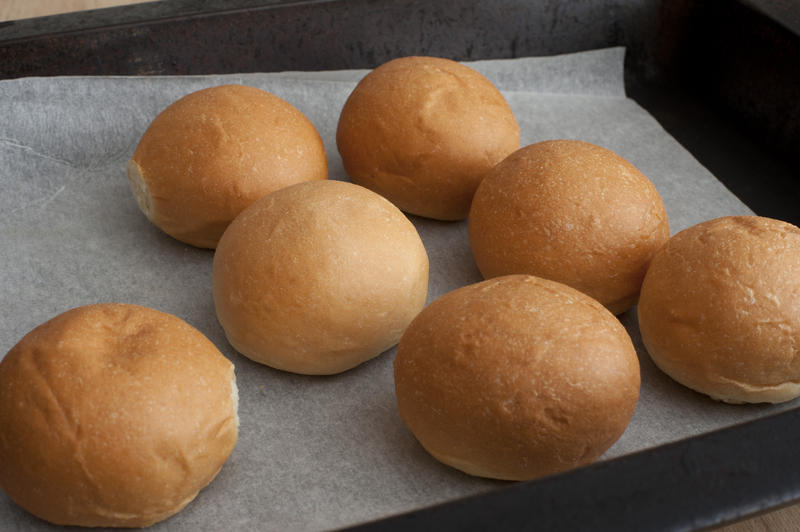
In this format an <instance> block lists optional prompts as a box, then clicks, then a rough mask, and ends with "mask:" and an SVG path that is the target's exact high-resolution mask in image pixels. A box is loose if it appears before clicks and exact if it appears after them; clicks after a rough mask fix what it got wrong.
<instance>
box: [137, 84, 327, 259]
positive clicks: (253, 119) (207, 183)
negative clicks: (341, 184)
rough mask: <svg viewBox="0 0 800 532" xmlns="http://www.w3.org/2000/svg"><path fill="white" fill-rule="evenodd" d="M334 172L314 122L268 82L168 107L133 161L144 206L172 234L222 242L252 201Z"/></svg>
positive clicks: (209, 92) (204, 93)
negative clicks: (271, 90)
mask: <svg viewBox="0 0 800 532" xmlns="http://www.w3.org/2000/svg"><path fill="white" fill-rule="evenodd" d="M327 178H328V163H327V160H326V158H325V150H324V148H323V146H322V139H320V136H319V134H318V133H317V130H316V129H315V128H314V125H313V124H312V123H311V122H310V121H309V120H308V119H307V118H306V117H305V116H304V115H303V114H302V113H301V112H300V111H298V110H297V109H296V108H295V107H293V106H292V105H291V104H289V103H287V102H286V101H284V100H282V99H280V98H278V97H277V96H275V95H273V94H270V93H268V92H266V91H263V90H261V89H257V88H255V87H247V86H244V85H222V86H219V87H211V88H208V89H203V90H199V91H197V92H193V93H191V94H189V95H187V96H184V97H183V98H181V99H180V100H178V101H176V102H175V103H173V104H172V105H170V106H169V107H167V108H166V109H164V111H162V112H161V114H159V115H158V116H157V117H156V118H155V119H154V120H153V122H152V124H150V127H148V128H147V131H145V133H144V135H143V136H142V139H141V140H140V141H139V145H138V146H137V148H136V151H135V152H134V154H133V157H132V158H131V160H130V161H129V162H128V180H129V182H130V186H131V190H132V191H133V194H134V196H135V197H136V201H137V203H138V204H139V208H140V209H141V210H142V212H144V214H145V215H146V216H147V218H148V219H149V220H150V221H151V222H153V223H154V224H155V225H156V226H158V227H160V228H161V229H162V230H163V231H164V232H165V233H167V234H168V235H170V236H172V237H174V238H177V239H178V240H180V241H182V242H186V243H187V244H191V245H193V246H198V247H204V248H214V247H216V245H217V241H218V240H219V237H220V236H221V235H222V233H223V231H224V230H225V228H226V227H227V226H228V224H229V223H230V222H231V220H233V219H234V218H235V217H236V215H237V214H239V213H240V212H241V211H242V210H243V209H244V208H245V207H247V206H248V205H250V204H251V203H253V202H254V201H255V200H257V199H259V198H260V197H262V196H264V195H266V194H269V193H270V192H273V191H275V190H278V189H279V188H283V187H285V186H288V185H292V184H295V183H299V182H301V181H311V180H317V179H327Z"/></svg>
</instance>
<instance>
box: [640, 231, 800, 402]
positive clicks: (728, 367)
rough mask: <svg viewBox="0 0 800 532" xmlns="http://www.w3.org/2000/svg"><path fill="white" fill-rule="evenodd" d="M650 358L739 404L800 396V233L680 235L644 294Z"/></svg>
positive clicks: (658, 259) (643, 325) (658, 261)
mask: <svg viewBox="0 0 800 532" xmlns="http://www.w3.org/2000/svg"><path fill="white" fill-rule="evenodd" d="M638 312H639V326H640V329H641V332H642V340H643V341H644V344H645V346H646V347H647V351H648V352H649V353H650V356H651V357H652V359H653V361H654V362H655V363H656V364H657V365H658V366H659V367H660V368H661V369H662V370H664V372H666V373H667V374H669V375H670V376H671V377H672V378H674V379H675V380H677V381H678V382H680V383H682V384H684V385H686V386H688V387H690V388H692V389H694V390H697V391H699V392H701V393H705V394H707V395H710V396H711V397H713V398H715V399H719V400H722V401H726V402H730V403H742V402H748V403H752V402H770V403H777V402H782V401H788V400H790V399H793V398H795V397H797V396H800V229H799V228H797V227H795V226H793V225H791V224H789V223H786V222H782V221H779V220H773V219H769V218H763V217H758V216H729V217H723V218H717V219H714V220H709V221H706V222H703V223H701V224H698V225H695V226H693V227H690V228H688V229H686V230H684V231H681V232H680V233H678V234H676V235H675V236H674V237H672V239H671V240H670V241H669V242H668V243H667V245H666V246H665V247H664V248H663V249H662V250H661V251H660V252H659V253H658V254H657V255H656V256H655V258H654V259H653V262H652V264H651V266H650V269H649V270H648V272H647V276H646V277H645V280H644V284H643V286H642V295H641V300H640V302H639V309H638Z"/></svg>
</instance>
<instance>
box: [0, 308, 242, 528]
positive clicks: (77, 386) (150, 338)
mask: <svg viewBox="0 0 800 532" xmlns="http://www.w3.org/2000/svg"><path fill="white" fill-rule="evenodd" d="M237 402H238V395H237V390H236V382H235V376H234V372H233V365H232V364H231V363H230V362H229V361H228V360H227V359H226V358H225V357H224V356H222V354H221V353H220V352H219V351H218V350H217V348H216V347H214V345H213V344H212V343H211V342H210V341H209V340H208V339H206V337H205V336H203V334H202V333H200V332H199V331H198V330H197V329H194V328H193V327H191V326H190V325H188V324H187V323H186V322H184V321H182V320H180V319H179V318H177V317H175V316H172V315H170V314H166V313H163V312H159V311H156V310H152V309H149V308H145V307H140V306H136V305H127V304H97V305H89V306H84V307H78V308H75V309H73V310H69V311H67V312H65V313H63V314H61V315H59V316H56V317H55V318H53V319H51V320H50V321H48V322H46V323H44V324H42V325H40V326H39V327H36V328H35V329H34V330H32V331H31V332H30V333H28V334H27V335H26V336H25V337H24V338H22V340H20V342H19V343H18V344H17V345H15V346H14V347H13V348H12V349H11V351H9V353H8V354H7V355H6V356H5V358H4V359H3V360H2V362H0V487H2V489H3V490H4V491H5V492H6V493H7V494H8V496H9V497H11V499H13V500H14V501H15V502H16V503H17V504H19V505H20V506H22V507H23V508H25V509H26V510H28V511H29V512H31V513H32V514H34V515H36V516H38V517H40V518H42V519H44V520H46V521H49V522H51V523H55V524H59V525H79V526H92V527H97V526H103V527H106V526H108V527H142V526H149V525H151V524H153V523H156V522H158V521H161V520H163V519H166V518H167V517H169V516H171V515H173V514H175V513H176V512H178V511H180V510H181V509H182V508H183V507H184V506H185V505H186V504H188V503H189V502H190V501H191V500H192V499H194V497H195V496H196V495H197V493H198V491H199V490H200V489H202V488H203V487H205V486H206V485H207V484H208V483H209V482H211V480H212V479H213V478H214V477H215V476H216V475H217V473H218V472H219V470H220V468H221V467H222V465H223V463H224V462H225V461H226V460H227V458H228V456H229V455H230V454H231V451H232V450H233V448H234V445H235V444H236V439H237V432H238V423H239V420H238V415H237Z"/></svg>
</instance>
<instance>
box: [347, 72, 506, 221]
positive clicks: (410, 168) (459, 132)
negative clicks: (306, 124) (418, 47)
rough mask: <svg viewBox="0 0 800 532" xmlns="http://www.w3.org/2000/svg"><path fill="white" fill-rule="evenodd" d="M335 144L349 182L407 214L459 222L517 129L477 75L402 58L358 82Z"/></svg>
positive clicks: (493, 92) (492, 88) (498, 96)
mask: <svg viewBox="0 0 800 532" xmlns="http://www.w3.org/2000/svg"><path fill="white" fill-rule="evenodd" d="M336 144H337V146H338V148H339V153H340V154H341V156H342V162H343V163H344V168H345V170H346V171H347V174H348V175H349V176H350V178H351V179H352V180H353V182H355V183H358V184H360V185H363V186H365V187H367V188H369V189H371V190H374V191H375V192H377V193H378V194H381V195H383V196H385V197H386V198H388V199H389V200H391V201H392V202H393V203H394V204H395V205H397V206H398V207H399V208H400V209H402V210H403V211H406V212H408V213H411V214H418V215H420V216H426V217H429V218H436V219H439V220H460V219H463V218H466V216H467V213H468V212H469V204H470V201H472V196H473V194H474V193H475V188H476V187H477V186H478V183H480V181H481V179H483V177H484V175H486V173H487V172H488V171H489V170H490V169H491V168H492V166H494V165H495V164H496V163H498V162H500V161H501V160H502V159H503V158H504V157H505V156H506V155H508V154H509V153H511V152H512V151H514V150H516V149H517V148H519V126H518V125H517V122H516V120H515V119H514V115H513V113H512V112H511V108H510V107H509V105H508V103H507V102H506V100H505V98H503V96H502V95H501V94H500V92H499V91H498V90H497V89H496V88H495V86H494V85H492V83H491V82H490V81H489V80H488V79H486V78H485V77H484V76H482V75H481V74H479V73H478V72H476V71H475V70H473V69H471V68H469V67H467V66H465V65H462V64H460V63H457V62H455V61H451V60H449V59H440V58H436V57H403V58H400V59H395V60H393V61H389V62H388V63H385V64H383V65H381V66H379V67H378V68H376V69H375V70H373V71H372V72H370V73H369V74H367V75H366V76H365V77H364V78H363V79H362V80H361V81H360V82H359V84H358V85H357V86H356V88H355V90H353V92H352V94H351V95H350V97H349V98H348V99H347V102H346V103H345V105H344V108H343V109H342V113H341V116H340V117H339V127H338V130H337V132H336Z"/></svg>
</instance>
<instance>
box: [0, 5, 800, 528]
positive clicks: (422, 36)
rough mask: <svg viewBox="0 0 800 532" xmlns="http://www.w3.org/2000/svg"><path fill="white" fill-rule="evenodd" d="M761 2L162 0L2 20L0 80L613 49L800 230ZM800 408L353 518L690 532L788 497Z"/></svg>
mask: <svg viewBox="0 0 800 532" xmlns="http://www.w3.org/2000/svg"><path fill="white" fill-rule="evenodd" d="M770 4H772V3H771V2H769V1H767V0H760V1H756V0H751V1H750V2H744V1H737V0H718V1H691V0H673V1H670V0H664V1H659V0H634V1H631V0H627V1H626V0H597V1H594V2H560V1H558V0H540V1H525V0H516V1H515V0H498V1H494V2H482V1H478V0H474V1H469V0H450V1H448V2H425V1H422V0H416V1H415V0H329V1H313V0H306V1H300V2H286V1H281V0H272V1H268V0H261V1H258V0H231V1H219V0H217V1H213V0H210V1H200V0H195V1H192V0H172V1H170V2H152V3H147V4H140V5H133V6H125V7H119V8H110V9H104V10H96V11H89V12H83V13H77V14H67V15H59V16H53V17H42V18H38V19H30V20H23V21H14V22H7V23H1V24H0V79H3V78H15V77H22V76H54V75H152V74H160V75H170V74H211V73H232V72H270V71H281V70H322V69H325V70H328V69H344V68H371V67H374V66H377V65H378V64H380V63H382V62H384V61H387V60H389V59H391V58H393V57H397V56H403V55H414V54H417V55H440V56H445V57H449V58H452V59H458V60H471V59H492V58H509V57H522V56H539V55H551V54H557V53H567V52H575V51H582V50H588V49H594V48H603V47H608V46H620V45H622V46H625V47H626V48H627V50H628V53H627V60H626V90H627V92H628V95H629V96H630V97H632V98H633V99H634V100H636V101H637V102H638V103H639V104H640V105H641V106H643V107H644V108H645V109H647V110H648V111H649V112H650V113H651V114H652V115H653V116H655V117H656V118H657V119H658V120H659V121H660V122H661V124H662V126H664V128H665V129H666V130H667V131H669V132H670V133H671V134H672V135H673V136H674V137H675V138H676V139H677V140H678V141H679V142H681V143H682V144H683V145H684V147H686V148H687V149H688V150H689V151H690V152H691V153H692V154H693V155H694V156H695V157H696V158H697V159H698V160H699V161H700V162H701V163H703V164H704V165H705V166H706V167H707V168H708V169H709V170H711V172H712V173H713V174H714V175H715V176H716V177H717V178H718V179H720V180H721V181H722V182H723V183H724V184H725V185H726V186H727V187H728V188H729V189H730V190H731V191H732V192H734V193H735V194H736V195H737V196H739V198H740V199H742V201H744V202H745V203H746V204H747V205H748V206H749V207H750V208H751V209H753V210H754V211H755V212H756V213H757V214H759V215H762V216H770V217H774V218H779V219H783V220H785V221H788V222H791V223H794V224H795V225H800V103H799V102H800V98H798V94H800V92H799V91H800V36H799V35H798V33H797V29H798V27H800V25H798V24H797V20H798V19H799V18H800V13H798V9H800V8H796V9H792V8H788V10H787V8H785V7H784V8H782V9H773V7H774V6H772V5H770ZM798 448H800V408H798V409H793V410H790V411H787V412H784V413H781V414H777V415H773V416H769V417H766V418H762V419H759V420H756V421H752V422H748V423H744V424H742V425H738V426H734V427H729V428H726V429H722V430H719V431H715V432H711V433H707V434H704V435H701V436H698V437H694V438H691V439H688V440H683V441H679V442H676V443H671V444H667V445H664V446H661V447H656V448H653V449H649V450H646V451H642V452H638V453H634V454H631V455H627V456H623V457H620V458H617V459H613V460H609V461H604V462H601V463H597V464H593V465H591V466H588V467H585V468H582V469H578V470H575V471H571V472H567V473H564V474H561V475H557V476H553V477H549V478H545V479H541V480H537V481H531V482H523V483H517V484H514V485H511V486H509V487H506V488H503V489H498V490H496V491H493V492H491V493H489V494H486V495H482V496H478V497H470V498H466V499H461V500H458V501H455V502H451V503H447V504H443V505H438V506H433V507H430V508H426V509H422V510H419V511H415V512H412V513H409V514H404V515H400V516H392V517H387V518H386V519H384V520H381V521H377V522H373V523H366V524H363V525H361V526H359V527H356V528H360V529H364V530H410V529H413V530H426V529H437V530H441V529H459V530H470V529H476V530H486V529H497V530H514V529H542V530H695V529H702V528H707V527H711V526H715V525H719V524H722V523H725V522H728V521H732V520H736V519H738V518H741V517H743V516H747V515H751V514H753V513H757V512H760V511H764V510H766V509H770V508H774V507H777V506H780V505H783V504H787V503H789V502H791V501H793V500H796V499H800V468H797V467H794V461H795V458H796V457H797V449H798Z"/></svg>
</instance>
